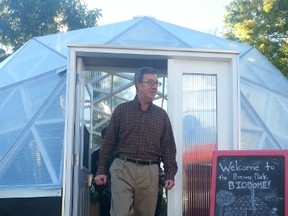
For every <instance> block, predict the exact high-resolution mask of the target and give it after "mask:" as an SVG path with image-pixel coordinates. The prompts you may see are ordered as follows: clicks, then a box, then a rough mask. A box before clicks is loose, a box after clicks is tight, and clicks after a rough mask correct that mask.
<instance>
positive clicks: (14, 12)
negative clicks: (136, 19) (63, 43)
mask: <svg viewBox="0 0 288 216" xmlns="http://www.w3.org/2000/svg"><path fill="white" fill-rule="evenodd" d="M0 14H1V16H0V48H1V47H2V49H1V51H2V52H1V53H0V61H1V56H2V58H3V57H7V53H3V47H5V48H6V50H7V49H10V50H11V51H12V52H13V51H15V50H16V49H18V48H19V47H21V46H22V45H23V44H24V43H25V42H27V41H28V40H30V39H31V38H33V37H37V36H42V35H47V34H53V33H57V32H61V31H65V30H75V29H81V28H85V27H92V26H96V25H97V21H98V19H99V18H100V17H101V16H102V15H101V10H99V9H94V10H88V9H87V5H86V4H84V3H83V2H82V1H81V0H0Z"/></svg>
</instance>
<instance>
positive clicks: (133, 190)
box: [110, 158, 159, 216]
mask: <svg viewBox="0 0 288 216" xmlns="http://www.w3.org/2000/svg"><path fill="white" fill-rule="evenodd" d="M110 173H111V192H112V200H111V210H110V214H111V216H154V214H155V209H156V203H157V196H158V191H159V167H158V165H157V164H152V165H138V164H134V163H131V162H128V161H124V160H121V159H118V158H116V159H115V160H114V161H113V163H112V165H111V167H110Z"/></svg>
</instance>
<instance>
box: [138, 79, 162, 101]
mask: <svg viewBox="0 0 288 216" xmlns="http://www.w3.org/2000/svg"><path fill="white" fill-rule="evenodd" d="M157 82H158V76H157V74H143V80H142V82H140V83H138V84H137V86H138V94H137V95H138V97H139V99H140V100H143V101H145V102H151V101H153V99H154V97H155V96H156V93H157V88H158V85H157Z"/></svg>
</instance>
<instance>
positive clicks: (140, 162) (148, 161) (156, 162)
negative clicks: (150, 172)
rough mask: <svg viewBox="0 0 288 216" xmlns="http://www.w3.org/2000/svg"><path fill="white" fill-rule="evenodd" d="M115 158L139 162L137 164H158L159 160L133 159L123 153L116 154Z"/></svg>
mask: <svg viewBox="0 0 288 216" xmlns="http://www.w3.org/2000/svg"><path fill="white" fill-rule="evenodd" d="M116 157H117V158H119V159H121V160H124V161H129V162H131V163H135V164H139V165H151V164H159V161H157V160H141V159H135V158H130V157H127V156H125V155H117V156H116Z"/></svg>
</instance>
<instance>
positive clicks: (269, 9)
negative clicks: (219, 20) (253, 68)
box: [224, 0, 288, 77]
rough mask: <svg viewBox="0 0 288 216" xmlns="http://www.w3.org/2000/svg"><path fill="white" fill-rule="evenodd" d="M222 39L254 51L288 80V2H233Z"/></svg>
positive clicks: (228, 11)
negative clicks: (232, 41)
mask: <svg viewBox="0 0 288 216" xmlns="http://www.w3.org/2000/svg"><path fill="white" fill-rule="evenodd" d="M226 10H227V15H226V16H225V20H224V22H225V28H226V30H225V33H224V37H226V38H228V39H232V40H236V41H239V42H242V43H246V44H249V45H252V46H254V47H256V48H257V49H258V50H259V51H260V52H261V53H262V54H263V55H264V56H265V57H266V58H267V59H268V60H269V61H270V62H271V63H272V64H273V65H274V66H275V67H277V68H278V69H279V70H280V71H281V72H282V73H283V74H284V75H285V76H286V77H288V1H287V0H232V2H231V3H230V4H229V5H228V6H226Z"/></svg>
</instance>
